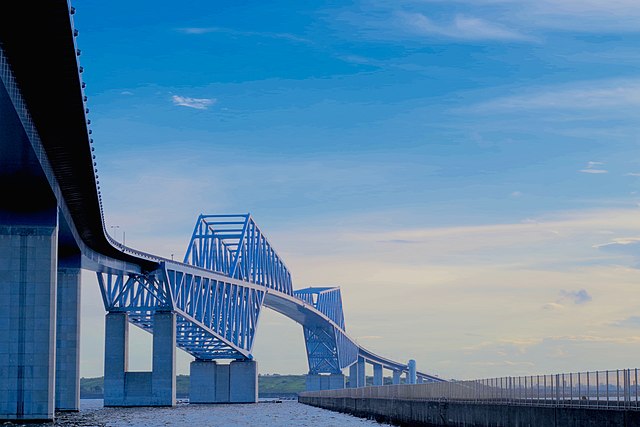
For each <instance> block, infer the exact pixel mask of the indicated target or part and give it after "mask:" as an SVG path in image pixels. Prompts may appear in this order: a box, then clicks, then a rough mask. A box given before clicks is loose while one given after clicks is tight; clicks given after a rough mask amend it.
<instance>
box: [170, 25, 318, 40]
mask: <svg viewBox="0 0 640 427" xmlns="http://www.w3.org/2000/svg"><path fill="white" fill-rule="evenodd" d="M177 31H179V32H181V33H185V34H208V33H224V34H230V35H233V36H241V37H266V38H272V39H284V40H290V41H294V42H300V43H310V42H311V41H310V40H309V39H305V38H304V37H299V36H297V35H295V34H291V33H271V32H265V31H241V30H234V29H233V28H224V27H186V28H178V29H177Z"/></svg>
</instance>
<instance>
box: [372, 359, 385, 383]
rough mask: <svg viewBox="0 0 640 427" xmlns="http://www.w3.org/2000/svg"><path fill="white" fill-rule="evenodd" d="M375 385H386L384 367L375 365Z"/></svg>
mask: <svg viewBox="0 0 640 427" xmlns="http://www.w3.org/2000/svg"><path fill="white" fill-rule="evenodd" d="M373 385H384V377H383V375H382V365H381V364H379V363H374V364H373Z"/></svg>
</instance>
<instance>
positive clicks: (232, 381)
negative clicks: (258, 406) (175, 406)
mask: <svg viewBox="0 0 640 427" xmlns="http://www.w3.org/2000/svg"><path fill="white" fill-rule="evenodd" d="M189 377H190V381H191V382H190V384H189V403H256V402H257V401H258V364H257V363H256V362H255V361H253V360H246V361H245V360H235V361H233V362H231V363H229V364H217V363H216V362H214V361H202V360H195V361H193V362H191V366H190V376H189Z"/></svg>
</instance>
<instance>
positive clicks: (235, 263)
mask: <svg viewBox="0 0 640 427" xmlns="http://www.w3.org/2000/svg"><path fill="white" fill-rule="evenodd" d="M74 12H75V9H74V7H73V6H71V4H70V3H69V2H68V1H67V0H49V1H46V2H36V1H27V0H25V1H20V2H5V3H4V4H3V5H2V6H0V182H1V183H2V189H3V195H2V197H1V198H0V286H2V288H3V292H4V298H3V299H2V302H0V304H1V306H0V356H1V357H0V373H2V375H0V420H3V419H7V420H13V419H18V420H26V419H31V420H49V419H52V418H53V417H54V413H55V410H77V409H78V407H79V355H78V348H79V346H78V342H79V327H80V314H79V313H80V311H79V301H80V271H81V270H83V269H84V270H90V271H94V272H95V273H96V275H97V278H98V283H99V287H100V291H101V294H102V299H103V302H104V307H105V310H106V313H107V314H106V323H105V324H106V330H105V372H104V376H105V397H104V402H105V405H106V406H139V405H151V406H167V405H168V406H170V405H174V404H175V350H176V347H177V348H181V349H183V350H184V351H186V352H187V353H189V354H191V355H192V356H193V357H194V358H195V360H194V362H193V363H192V365H191V396H190V401H191V402H206V403H212V402H255V401H257V365H256V361H255V360H253V344H254V340H255V335H256V332H257V329H258V323H259V319H260V313H261V311H262V310H263V309H264V308H269V309H272V310H275V311H277V312H279V313H281V314H283V315H285V316H286V317H288V318H290V319H292V320H293V321H295V322H297V323H299V324H300V325H302V329H303V335H304V340H305V343H306V353H307V358H308V365H309V375H308V376H307V388H308V389H309V390H323V389H335V388H344V387H345V384H346V381H345V376H344V375H343V371H344V370H346V369H348V370H349V375H348V377H349V386H350V387H362V386H365V385H366V384H365V382H366V377H365V367H366V365H367V364H370V365H372V366H373V384H374V385H382V384H383V379H384V376H383V372H384V370H385V369H386V370H388V371H390V372H391V374H392V378H393V382H394V383H399V382H401V381H405V382H407V383H419V382H439V381H443V380H442V379H440V378H438V377H437V376H434V375H431V374H428V373H426V372H422V371H418V370H416V365H415V362H414V361H413V360H409V361H408V362H399V361H393V360H390V359H388V358H385V357H382V356H380V355H378V354H376V353H374V352H372V351H371V350H369V349H366V348H363V347H362V346H361V345H359V344H358V343H357V342H356V341H355V340H354V339H353V338H351V337H349V335H348V334H347V332H346V325H345V322H344V313H343V304H342V297H341V294H340V288H339V287H311V288H304V289H295V288H294V285H293V282H292V278H291V273H290V271H289V269H288V268H287V266H286V265H285V263H284V261H283V260H282V259H281V257H280V256H279V255H278V253H277V252H276V250H275V248H273V246H272V245H271V244H270V242H269V241H268V239H267V238H266V236H265V235H264V233H263V232H262V230H260V228H259V227H258V225H257V224H256V222H255V221H254V219H253V218H252V217H251V215H250V214H238V215H200V216H199V217H198V218H197V220H196V223H195V227H194V230H193V234H192V236H191V240H190V243H189V245H188V248H187V250H186V253H185V256H184V259H183V260H182V261H174V260H173V259H166V258H163V257H160V256H156V255H153V254H150V253H145V252H142V251H138V250H135V249H133V248H130V247H127V246H124V245H123V244H121V243H119V242H117V241H115V240H114V239H113V238H112V237H111V236H109V234H108V233H107V232H106V227H105V223H104V219H103V218H104V210H103V204H102V196H101V192H100V176H99V171H98V169H97V162H96V158H95V155H94V147H93V139H92V131H91V120H90V117H89V108H88V106H87V97H86V95H85V83H84V82H83V79H82V73H83V72H84V69H83V67H82V66H81V65H80V61H79V57H80V54H81V52H80V50H79V49H78V47H77V44H76V37H77V36H78V31H77V30H76V29H75V27H74V23H73V15H74ZM26 33H28V36H26V35H25V34H26ZM130 324H134V325H136V326H138V327H140V328H142V329H144V330H146V331H149V332H151V333H152V334H153V363H152V365H153V369H152V371H151V372H129V371H128V369H127V342H128V341H127V334H128V327H129V325H130ZM225 360H227V361H228V362H229V363H224V361H225ZM403 375H404V379H402V376H403Z"/></svg>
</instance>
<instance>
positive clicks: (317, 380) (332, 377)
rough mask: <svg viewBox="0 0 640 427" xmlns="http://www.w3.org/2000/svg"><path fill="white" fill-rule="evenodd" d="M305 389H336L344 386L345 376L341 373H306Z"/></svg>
mask: <svg viewBox="0 0 640 427" xmlns="http://www.w3.org/2000/svg"><path fill="white" fill-rule="evenodd" d="M305 382H306V389H307V391H318V390H338V389H342V388H344V385H345V377H344V375H342V374H327V375H319V374H307V378H306V380H305Z"/></svg>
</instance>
